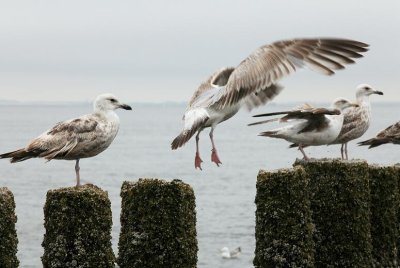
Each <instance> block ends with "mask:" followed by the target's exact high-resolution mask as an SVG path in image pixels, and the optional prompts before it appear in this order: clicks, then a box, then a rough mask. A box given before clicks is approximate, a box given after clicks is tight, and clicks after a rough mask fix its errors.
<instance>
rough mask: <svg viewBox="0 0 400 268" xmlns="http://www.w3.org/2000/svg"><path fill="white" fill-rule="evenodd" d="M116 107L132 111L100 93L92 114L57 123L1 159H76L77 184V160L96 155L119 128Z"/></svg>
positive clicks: (108, 144)
mask: <svg viewBox="0 0 400 268" xmlns="http://www.w3.org/2000/svg"><path fill="white" fill-rule="evenodd" d="M118 108H122V109H125V110H132V108H131V107H130V106H129V105H127V104H122V103H120V102H119V101H118V100H117V98H116V97H115V96H113V95H112V94H103V95H100V96H98V97H97V98H96V100H95V101H94V112H93V113H92V114H87V115H83V116H81V117H78V118H75V119H71V120H67V121H63V122H59V123H57V124H56V125H55V126H54V127H53V128H51V129H49V130H47V131H46V132H44V133H42V134H41V135H40V136H39V137H37V138H36V139H33V140H32V141H31V142H30V143H29V144H28V145H27V146H26V147H25V148H22V149H19V150H16V151H13V152H9V153H5V154H1V155H0V158H11V159H10V162H11V163H15V162H20V161H24V160H27V159H30V158H35V157H40V158H45V159H46V160H47V161H50V160H52V159H64V160H75V161H76V164H75V173H76V186H80V176H79V169H80V168H79V160H80V159H81V158H87V157H92V156H95V155H98V154H99V153H101V152H102V151H104V150H105V149H107V148H108V146H110V144H111V142H112V141H113V140H114V138H115V136H116V135H117V132H118V129H119V117H118V115H117V114H116V113H115V112H114V110H115V109H118Z"/></svg>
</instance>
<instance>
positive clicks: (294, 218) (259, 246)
mask: <svg viewBox="0 0 400 268" xmlns="http://www.w3.org/2000/svg"><path fill="white" fill-rule="evenodd" d="M255 202H256V206H257V211H256V250H255V258H254V266H255V267H314V241H313V237H312V233H313V224H312V222H311V210H310V189H309V178H308V177H307V175H306V173H305V171H304V169H303V168H302V167H295V168H294V169H287V170H286V169H282V170H278V171H272V172H266V171H263V170H261V171H260V172H259V174H258V177H257V195H256V200H255Z"/></svg>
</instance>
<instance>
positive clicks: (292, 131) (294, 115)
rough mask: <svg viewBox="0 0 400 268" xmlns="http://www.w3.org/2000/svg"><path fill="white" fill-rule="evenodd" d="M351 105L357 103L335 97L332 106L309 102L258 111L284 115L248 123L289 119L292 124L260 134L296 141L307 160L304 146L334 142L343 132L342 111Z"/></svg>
mask: <svg viewBox="0 0 400 268" xmlns="http://www.w3.org/2000/svg"><path fill="white" fill-rule="evenodd" d="M348 107H358V104H356V103H351V102H350V101H349V100H346V99H342V98H339V99H336V100H335V101H334V102H333V103H332V106H331V108H314V107H312V106H310V105H308V104H306V105H304V106H303V107H301V108H300V109H294V110H291V111H284V112H275V113H266V114H258V115H255V116H254V117H262V116H273V115H285V116H283V117H281V118H279V119H278V118H276V119H271V120H266V121H261V122H255V123H252V124H249V125H257V124H261V123H268V122H271V121H277V120H279V122H284V123H286V122H290V124H288V125H286V126H284V127H281V128H278V129H274V130H270V131H265V132H262V133H260V134H259V136H265V137H271V138H278V139H284V140H287V141H289V142H293V143H295V144H296V145H297V146H298V148H299V150H300V151H301V153H302V154H303V156H304V160H309V159H310V158H309V157H308V156H307V155H306V153H305V152H304V150H303V148H304V147H306V146H318V145H326V144H330V143H331V142H333V141H334V140H335V139H336V138H337V136H338V135H339V133H340V130H341V129H342V124H343V117H344V116H343V113H342V111H343V110H344V109H346V108H348Z"/></svg>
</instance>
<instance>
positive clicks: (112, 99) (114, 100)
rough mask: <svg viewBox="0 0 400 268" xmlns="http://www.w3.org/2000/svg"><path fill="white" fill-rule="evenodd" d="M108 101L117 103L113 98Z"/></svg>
mask: <svg viewBox="0 0 400 268" xmlns="http://www.w3.org/2000/svg"><path fill="white" fill-rule="evenodd" d="M109 100H110V101H111V102H113V103H115V102H117V100H116V99H114V98H110V99H109Z"/></svg>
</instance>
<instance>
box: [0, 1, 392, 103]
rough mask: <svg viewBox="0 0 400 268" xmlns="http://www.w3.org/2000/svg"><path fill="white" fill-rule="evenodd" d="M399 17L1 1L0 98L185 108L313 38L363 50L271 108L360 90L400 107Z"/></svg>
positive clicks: (311, 76)
mask: <svg viewBox="0 0 400 268" xmlns="http://www.w3.org/2000/svg"><path fill="white" fill-rule="evenodd" d="M399 11H400V1H398V0H392V1H369V0H364V1H349V0H334V1H321V0H310V1H304V0H296V1H288V0H280V1H249V0H240V1H234V0H223V1H217V0H201V1H187V0H186V1H183V0H182V1H178V0H169V1H165V0H158V1H152V0H144V1H99V0H90V1H85V0H68V1H56V0H45V1H39V0H31V1H2V2H1V4H0V93H1V94H0V99H16V100H23V101H24V100H34V101H37V100H39V101H40V100H45V101H49V100H50V101H51V100H92V99H93V98H94V97H95V96H96V95H98V94H100V93H104V92H112V93H114V94H116V95H117V96H119V97H120V98H121V99H124V100H128V101H146V102H148V101H150V102H161V101H186V100H188V99H189V98H190V96H191V94H192V93H193V91H194V90H195V89H196V88H197V86H198V85H199V83H200V82H201V81H202V80H203V79H205V78H206V77H207V76H208V75H210V74H211V73H212V72H214V71H215V70H216V69H219V68H221V67H223V66H235V65H237V64H238V63H239V62H240V61H241V60H242V59H243V58H245V57H246V56H247V55H248V54H249V53H251V52H252V51H253V50H255V49H256V48H257V47H259V46H261V45H263V44H266V43H270V42H273V41H276V40H280V39H289V38H296V37H319V36H322V37H343V38H351V39H356V40H359V41H363V42H366V43H369V44H370V45H371V49H370V51H369V52H368V53H366V57H365V58H363V59H361V60H359V61H358V62H357V64H356V65H352V66H349V67H348V68H347V69H346V70H344V71H340V72H338V73H337V74H336V75H335V76H333V77H325V76H321V75H319V74H316V73H313V72H311V71H309V70H304V71H301V72H297V73H295V74H294V75H292V76H290V77H289V78H288V79H285V80H283V81H282V84H283V85H284V86H285V88H286V89H285V90H284V91H283V92H282V94H281V95H280V96H278V97H277V99H276V101H296V100H299V101H300V100H301V101H302V100H309V101H330V100H331V99H333V98H335V97H337V96H339V95H340V96H344V97H353V95H354V88H355V86H356V85H357V84H359V83H369V84H371V85H372V86H375V87H376V88H379V89H380V90H382V91H384V92H385V96H384V97H382V98H379V99H380V100H382V101H383V100H390V101H393V100H396V101H400V86H399V80H400V78H399V76H400V16H399ZM377 99H378V97H377Z"/></svg>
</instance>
